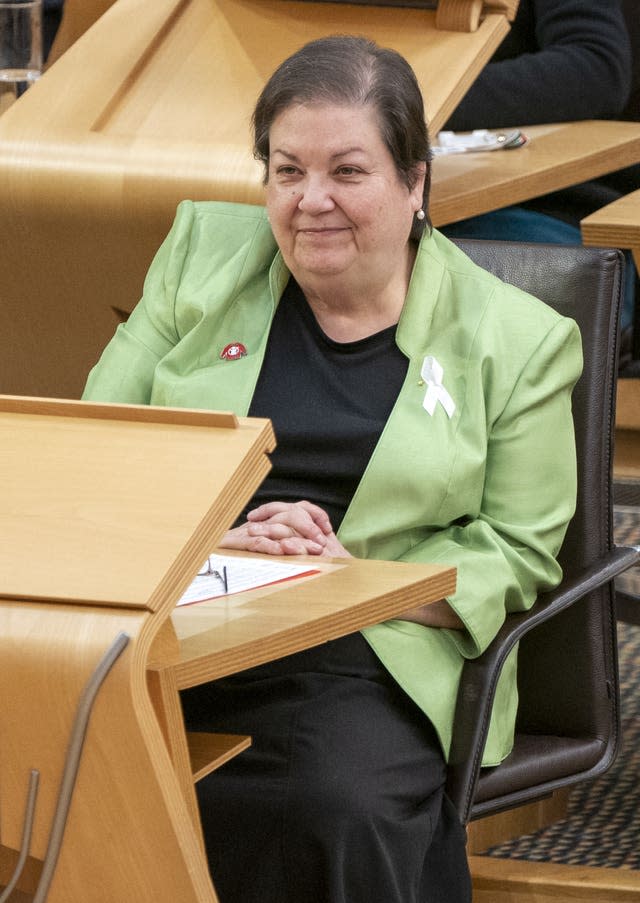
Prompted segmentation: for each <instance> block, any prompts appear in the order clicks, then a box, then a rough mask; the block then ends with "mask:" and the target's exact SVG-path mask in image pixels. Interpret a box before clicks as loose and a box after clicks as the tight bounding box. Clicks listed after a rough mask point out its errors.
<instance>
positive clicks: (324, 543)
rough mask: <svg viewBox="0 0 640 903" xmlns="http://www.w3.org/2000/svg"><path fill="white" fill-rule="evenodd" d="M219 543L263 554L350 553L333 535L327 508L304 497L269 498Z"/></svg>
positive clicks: (339, 555) (341, 555)
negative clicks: (299, 500)
mask: <svg viewBox="0 0 640 903" xmlns="http://www.w3.org/2000/svg"><path fill="white" fill-rule="evenodd" d="M219 545H220V547H221V548H223V549H237V550H241V551H244V552H262V553H263V554H266V555H324V556H329V557H332V558H351V557H352V556H351V554H350V553H349V552H347V550H346V549H345V547H344V546H343V545H342V543H341V542H340V541H339V539H338V538H337V537H336V534H335V533H334V531H333V527H332V526H331V521H330V520H329V516H328V514H327V513H326V511H324V510H323V509H322V508H320V507H319V506H318V505H313V504H312V503H311V502H305V501H302V502H268V503H267V504H266V505H260V506H259V507H258V508H254V509H253V510H252V511H250V512H249V513H248V514H247V520H246V522H245V523H244V524H241V525H240V526H239V527H234V528H233V530H229V531H228V532H227V533H226V534H225V535H224V537H223V538H222V540H221V542H220V543H219Z"/></svg>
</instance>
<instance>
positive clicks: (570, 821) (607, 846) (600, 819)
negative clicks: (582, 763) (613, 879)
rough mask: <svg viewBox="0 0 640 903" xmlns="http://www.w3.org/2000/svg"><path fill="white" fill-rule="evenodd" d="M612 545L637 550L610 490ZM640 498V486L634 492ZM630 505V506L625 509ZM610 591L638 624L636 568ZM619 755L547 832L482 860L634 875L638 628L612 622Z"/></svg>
mask: <svg viewBox="0 0 640 903" xmlns="http://www.w3.org/2000/svg"><path fill="white" fill-rule="evenodd" d="M616 488H617V489H619V491H617V492H616V502H622V503H623V504H617V505H616V507H615V509H614V525H615V536H616V542H617V543H618V544H620V545H638V544H640V507H635V506H636V504H637V498H635V497H626V495H625V493H624V492H623V491H622V490H623V489H625V488H626V487H616ZM631 489H632V490H634V489H635V493H636V495H640V483H637V484H636V485H635V487H631ZM629 502H632V503H633V504H629ZM616 589H618V590H622V591H623V592H624V593H625V594H626V595H627V597H628V598H627V603H629V602H631V603H634V602H635V601H636V600H635V599H634V598H633V596H634V595H637V596H638V598H637V605H638V612H639V616H638V617H637V620H638V621H640V567H635V568H632V569H631V570H630V571H628V572H627V573H626V574H624V575H623V576H622V577H620V578H618V580H617V581H616ZM618 650H619V666H620V710H621V722H622V744H621V750H620V753H619V755H618V758H617V760H616V762H615V763H614V765H613V767H612V768H611V769H610V770H609V771H608V772H607V773H606V774H605V775H603V776H602V777H600V778H598V779H597V780H595V781H591V782H588V783H586V784H584V785H579V786H577V787H576V788H574V789H573V790H572V791H571V794H570V797H569V806H568V811H567V818H566V819H563V820H562V821H559V822H556V823H555V824H553V825H551V826H550V827H548V828H546V829H544V830H542V831H538V832H536V833H535V834H529V835H526V836H524V837H519V838H517V839H516V840H513V841H510V842H509V843H503V844H500V845H498V846H495V847H491V848H490V849H489V850H486V851H485V854H484V855H488V856H495V857H498V858H502V859H527V860H534V861H538V862H555V863H559V864H563V865H589V866H602V867H608V868H621V869H640V623H639V624H635V623H624V622H623V621H620V620H619V621H618Z"/></svg>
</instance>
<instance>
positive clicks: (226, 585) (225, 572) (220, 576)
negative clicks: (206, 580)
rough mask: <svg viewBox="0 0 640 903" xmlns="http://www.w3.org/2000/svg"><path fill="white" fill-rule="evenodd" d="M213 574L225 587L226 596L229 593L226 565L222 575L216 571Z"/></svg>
mask: <svg viewBox="0 0 640 903" xmlns="http://www.w3.org/2000/svg"><path fill="white" fill-rule="evenodd" d="M213 573H214V574H215V576H216V577H217V578H218V580H221V581H222V585H223V586H224V591H225V594H226V593H228V592H229V579H228V577H227V566H226V565H224V567H223V568H222V573H220V571H214V572H213Z"/></svg>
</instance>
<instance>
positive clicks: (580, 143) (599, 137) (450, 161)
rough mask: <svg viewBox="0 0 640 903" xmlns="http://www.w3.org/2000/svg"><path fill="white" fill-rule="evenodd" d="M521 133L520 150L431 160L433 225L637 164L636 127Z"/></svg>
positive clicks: (559, 127)
mask: <svg viewBox="0 0 640 903" xmlns="http://www.w3.org/2000/svg"><path fill="white" fill-rule="evenodd" d="M523 131H524V132H525V133H526V134H527V135H528V136H529V138H530V142H529V144H527V145H525V146H524V147H521V148H517V149H514V150H505V151H493V152H484V153H472V154H457V155H451V156H439V157H436V159H435V160H434V163H433V190H432V194H431V215H432V219H433V223H434V225H435V226H442V225H446V224H447V223H452V222H456V221H458V220H461V219H466V218H467V217H470V216H476V215H478V214H481V213H487V212H488V211H490V210H497V209H499V208H500V207H505V206H507V205H509V204H517V203H520V202H521V201H525V200H529V199H530V198H534V197H538V196H539V195H542V194H546V193H547V192H550V191H558V190H559V189H561V188H567V187H568V186H569V185H575V184H576V183H578V182H582V181H585V180H587V179H594V178H597V177H598V176H601V175H604V174H605V173H608V172H613V171H615V170H616V169H620V168H622V167H624V166H629V165H630V164H632V163H636V162H638V160H640V123H636V122H600V121H597V122H592V121H587V122H570V123H559V124H555V125H536V126H529V127H525V126H523ZM608 244H609V243H608ZM623 247H628V246H627V245H623Z"/></svg>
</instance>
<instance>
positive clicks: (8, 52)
mask: <svg viewBox="0 0 640 903" xmlns="http://www.w3.org/2000/svg"><path fill="white" fill-rule="evenodd" d="M41 74H42V0H0V112H4V110H5V109H6V108H7V107H8V106H10V105H11V104H12V103H13V101H14V100H17V98H18V97H20V95H21V94H24V92H25V91H26V89H27V88H28V87H29V85H31V84H32V83H33V82H34V81H36V79H38V78H39V77H40V75H41Z"/></svg>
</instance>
